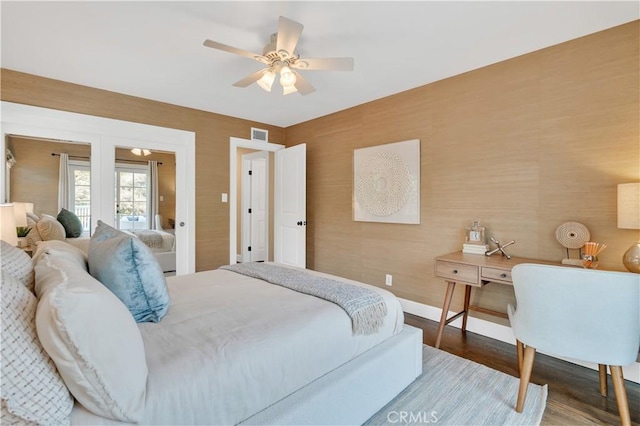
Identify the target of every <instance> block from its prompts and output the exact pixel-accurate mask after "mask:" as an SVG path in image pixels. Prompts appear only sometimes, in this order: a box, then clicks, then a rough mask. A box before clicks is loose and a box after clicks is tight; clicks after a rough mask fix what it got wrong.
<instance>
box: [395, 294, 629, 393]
mask: <svg viewBox="0 0 640 426" xmlns="http://www.w3.org/2000/svg"><path fill="white" fill-rule="evenodd" d="M398 300H399V301H400V305H401V306H402V310H403V311H405V312H407V313H410V314H413V315H417V316H420V317H422V318H426V319H430V320H432V321H436V322H440V315H441V314H442V308H436V307H435V306H430V305H425V304H422V303H418V302H414V301H412V300H407V299H401V298H398ZM456 313H457V312H451V311H449V315H448V317H451V316H453V315H455V314H456ZM448 325H450V326H453V327H456V328H462V318H458V319H457V320H455V321H453V322H451V323H449V324H448ZM467 330H468V331H470V332H472V333H476V334H480V335H482V336H486V337H490V338H492V339H496V340H499V341H501V342H505V343H509V344H511V345H514V346H515V344H516V339H515V337H514V336H513V332H512V331H511V327H507V326H504V325H501V324H496V323H493V322H491V321H486V320H482V319H479V318H474V317H471V316H470V317H469V318H468V320H467ZM514 352H515V349H514ZM542 353H544V352H542ZM545 355H549V356H552V357H554V358H558V359H561V360H563V361H567V362H571V363H573V364H578V365H581V366H583V367H587V368H591V369H592V370H598V364H593V363H590V362H583V361H578V360H574V359H570V358H564V357H559V356H556V355H551V354H547V353H545ZM623 374H624V378H625V379H627V380H629V381H632V382H635V383H640V362H638V361H636V362H635V363H634V364H631V365H629V366H626V367H624V368H623Z"/></svg>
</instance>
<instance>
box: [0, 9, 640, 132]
mask: <svg viewBox="0 0 640 426" xmlns="http://www.w3.org/2000/svg"><path fill="white" fill-rule="evenodd" d="M0 8H1V9H0V13H1V15H2V51H1V65H2V67H3V68H8V69H13V70H17V71H22V72H27V73H31V74H36V75H41V76H45V77H50V78H54V79H59V80H64V81H70V82H74V83H78V84H82V85H86V86H91V87H97V88H101V89H106V90H110V91H114V92H120V93H126V94H129V95H134V96H139V97H143V98H148V99H154V100H158V101H162V102H168V103H171V104H176V105H181V106H186V107H191V108H196V109H201V110H205V111H211V112H216V113H220V114H226V115H230V116H234V117H241V118H246V119H250V120H255V121H259V122H264V123H269V124H273V125H277V126H283V127H286V126H290V125H293V124H296V123H300V122H303V121H307V120H310V119H313V118H316V117H320V116H323V115H326V114H330V113H332V112H336V111H340V110H343V109H346V108H349V107H352V106H355V105H358V104H362V103H364V102H368V101H371V100H374V99H378V98H381V97H384V96H388V95H391V94H393V93H398V92H401V91H404V90H408V89H411V88H413V87H417V86H422V85H424V84H427V83H430V82H433V81H437V80H440V79H443V78H446V77H450V76H452V75H456V74H460V73H463V72H466V71H469V70H472V69H476V68H479V67H482V66H485V65H488V64H492V63H495V62H499V61H502V60H504V59H508V58H512V57H514V56H518V55H522V54H524V53H528V52H531V51H534V50H538V49H541V48H544V47H547V46H551V45H554V44H558V43H561V42H564V41H567V40H570V39H573V38H577V37H580V36H583V35H586V34H590V33H593V32H597V31H600V30H603V29H606V28H610V27H613V26H616V25H620V24H623V23H625V22H629V21H632V20H636V19H639V18H640V3H638V2H637V1H627V2H611V1H603V2H595V1H584V2H583V1H570V2H553V1H552V2H504V1H499V2H480V1H475V2H431V1H423V2H416V1H413V2H392V1H388V2H356V1H348V2H344V1H336V2H298V1H295V2H242V1H235V2H146V1H145V2H87V1H85V2H50V1H47V2H10V1H2V3H1V4H0ZM280 15H283V16H286V17H288V18H290V19H293V20H295V21H298V22H300V23H302V24H303V25H304V26H305V28H304V30H303V33H302V37H301V40H300V42H299V44H298V48H297V51H298V53H299V54H300V56H301V57H302V58H304V57H313V58H321V57H340V56H352V57H354V58H355V71H353V72H339V71H306V72H305V71H303V73H304V75H305V77H306V78H307V80H308V81H309V82H310V83H311V84H312V85H313V86H315V88H316V92H314V93H312V94H310V95H307V96H301V95H300V94H299V93H294V94H291V95H288V96H283V95H282V94H281V90H280V88H279V86H278V85H277V84H275V85H274V90H273V91H272V92H271V93H267V92H265V91H263V90H262V89H260V88H259V87H258V86H257V85H255V84H253V85H251V86H249V87H248V88H245V89H241V88H236V87H232V86H231V85H232V84H233V83H234V82H236V81H237V80H239V79H241V78H243V77H245V76H246V75H248V74H250V73H252V72H255V71H257V70H258V69H260V68H261V64H260V63H258V62H256V61H253V60H251V59H248V58H245V57H242V56H237V55H232V54H229V53H226V52H221V51H217V50H213V49H210V48H206V47H204V46H203V45H202V42H203V41H204V39H207V38H209V39H212V40H215V41H219V42H221V43H224V44H228V45H232V46H234V47H238V48H241V49H244V50H248V51H251V52H256V53H262V48H263V47H264V45H265V44H266V43H267V42H268V40H269V35H270V34H271V33H274V32H276V30H277V23H278V16H280Z"/></svg>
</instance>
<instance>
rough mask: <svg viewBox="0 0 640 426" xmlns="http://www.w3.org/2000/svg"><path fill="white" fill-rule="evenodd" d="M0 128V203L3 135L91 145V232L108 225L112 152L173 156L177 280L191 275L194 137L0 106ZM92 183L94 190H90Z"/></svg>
mask: <svg viewBox="0 0 640 426" xmlns="http://www.w3.org/2000/svg"><path fill="white" fill-rule="evenodd" d="M0 108H1V109H2V123H1V126H0V150H1V151H2V153H3V155H1V156H0V175H1V176H2V179H1V180H2V183H3V184H1V185H0V199H2V200H5V189H6V188H5V185H4V181H5V169H6V167H5V162H6V158H5V155H4V152H5V141H6V137H7V135H11V134H16V135H23V136H32V137H42V138H46V139H61V140H68V141H77V142H82V143H89V144H91V160H90V161H91V175H92V176H100V179H92V182H91V228H92V229H93V228H95V225H96V223H97V220H98V219H101V220H103V221H104V222H105V223H108V224H113V220H114V218H115V203H114V202H113V200H114V192H115V173H114V170H115V150H116V147H119V146H136V147H139V148H147V149H156V150H161V151H169V152H174V153H175V156H176V188H179V190H178V191H177V192H176V223H180V222H185V224H186V226H185V227H184V228H183V229H182V232H180V231H178V230H176V231H177V232H176V245H177V246H178V247H180V249H179V250H178V251H177V252H176V266H177V271H176V274H177V275H182V274H189V273H193V272H195V269H196V267H195V265H196V261H195V259H196V256H195V251H196V250H195V228H196V220H195V219H196V212H195V205H196V202H195V181H196V175H195V167H193V165H194V164H195V163H196V135H195V133H194V132H190V131H186V130H178V129H171V128H167V127H159V126H153V125H149V124H141V123H134V122H130V121H123V120H116V119H112V118H105V117H98V116H92V115H86V114H79V113H75V112H67V111H60V110H54V109H49V108H42V107H34V106H30V105H23V104H16V103H12V102H6V101H2V102H1V103H0ZM94 182H95V185H94Z"/></svg>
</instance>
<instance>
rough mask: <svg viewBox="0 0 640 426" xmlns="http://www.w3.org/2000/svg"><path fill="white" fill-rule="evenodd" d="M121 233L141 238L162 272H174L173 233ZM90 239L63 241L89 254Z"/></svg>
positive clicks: (136, 231)
mask: <svg viewBox="0 0 640 426" xmlns="http://www.w3.org/2000/svg"><path fill="white" fill-rule="evenodd" d="M122 232H126V233H131V234H133V235H135V236H137V237H139V238H141V239H142V240H143V241H145V243H147V245H148V246H149V248H150V249H151V251H152V252H153V253H154V254H155V256H156V259H157V260H158V263H159V264H160V267H161V268H162V271H163V272H165V273H172V272H175V271H176V236H175V235H174V234H173V233H170V232H166V231H163V230H144V231H142V230H134V231H127V230H123V231H122ZM145 235H157V236H158V240H157V243H156V242H153V243H152V242H150V241H152V240H150V239H149V238H146V239H145V237H144V236H145ZM90 240H91V237H89V236H88V235H83V236H81V237H77V238H66V239H65V241H66V242H67V243H69V244H70V245H72V246H74V247H77V248H79V249H80V250H82V251H83V252H85V253H88V252H89V241H90Z"/></svg>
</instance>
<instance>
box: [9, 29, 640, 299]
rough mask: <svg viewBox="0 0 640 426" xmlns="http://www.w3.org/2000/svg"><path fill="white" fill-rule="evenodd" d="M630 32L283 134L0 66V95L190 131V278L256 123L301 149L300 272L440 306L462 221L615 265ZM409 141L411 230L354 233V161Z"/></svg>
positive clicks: (208, 245)
mask: <svg viewBox="0 0 640 426" xmlns="http://www.w3.org/2000/svg"><path fill="white" fill-rule="evenodd" d="M638 30H639V21H636V22H632V23H629V24H625V25H622V26H619V27H616V28H612V29H609V30H606V31H603V32H600V33H596V34H592V35H589V36H586V37H582V38H580V39H576V40H572V41H569V42H567V43H563V44H560V45H557V46H553V47H550V48H547V49H543V50H540V51H537V52H533V53H530V54H528V55H524V56H521V57H517V58H513V59H510V60H507V61H504V62H500V63H497V64H494V65H490V66H487V67H484V68H481V69H478V70H474V71H471V72H468V73H465V74H462V75H459V76H455V77H452V78H448V79H445V80H441V81H438V82H435V83H432V84H429V85H426V86H422V87H419V88H416V89H413V90H410V91H407V92H404V93H400V94H397V95H394V96H390V97H387V98H384V99H380V100H377V101H373V102H370V103H367V104H363V105H360V106H357V107H354V108H351V109H348V110H345V111H341V112H338V113H336V114H332V115H329V116H326V117H322V118H318V119H315V120H312V121H309V122H306V123H301V124H299V125H296V126H292V127H289V128H287V129H282V128H278V127H275V126H268V125H265V124H261V123H255V122H251V121H247V120H242V119H238V118H233V117H228V116H223V115H219V114H214V113H209V112H204V111H199V110H194V109H189V108H184V107H179V106H175V105H169V104H164V103H160V102H156V101H151V100H146V99H141V98H136V97H132V96H127V95H122V94H118V93H113V92H108V91H104V90H99V89H93V88H89V87H83V86H79V85H75V84H71V83H66V82H61V81H56V80H50V79H46V78H42V77H38V76H33V75H28V74H23V73H19V72H15V71H11V70H6V69H3V70H2V92H1V96H2V100H4V101H9V102H17V103H24V104H29V105H35V106H41V107H46V108H54V109H60V110H66V111H73V112H78V113H84V114H91V115H97V116H102V117H109V118H115V119H120V120H127V121H134V122H139V123H145V124H152V125H157V126H164V127H171V128H177V129H182V130H189V131H194V132H195V133H196V164H195V167H196V194H197V195H196V257H197V259H196V268H197V270H206V269H212V268H215V267H217V266H219V265H222V264H224V263H226V262H227V260H228V244H229V237H228V236H229V230H228V224H229V208H228V204H224V203H221V201H220V194H221V193H222V192H228V190H229V148H228V146H229V137H230V136H235V137H243V138H249V131H250V130H249V129H250V127H252V126H253V127H260V128H265V129H267V130H269V134H270V139H271V140H272V141H273V142H279V143H282V142H285V143H286V144H287V145H288V146H291V145H295V144H297V143H300V142H306V143H307V147H308V153H307V161H308V166H307V181H308V182H307V188H308V189H307V197H308V199H307V209H308V211H307V223H308V229H307V231H308V241H307V263H308V266H309V267H312V268H314V269H318V270H321V271H326V272H331V273H335V274H338V275H343V276H346V277H349V278H354V279H359V280H362V281H365V282H368V283H371V284H375V285H379V286H383V287H384V275H385V274H387V273H389V274H393V276H394V279H393V283H394V285H393V287H385V288H388V289H390V290H392V291H393V292H394V293H395V294H396V295H398V296H400V297H403V298H407V299H410V300H414V301H417V302H420V303H426V304H429V305H433V306H439V305H441V303H442V298H443V296H444V285H443V284H442V283H441V282H439V281H438V280H436V279H435V277H434V273H433V258H434V257H435V256H437V255H439V254H443V253H446V252H449V251H454V250H458V249H460V248H461V244H462V241H463V238H464V234H463V230H464V227H465V226H466V225H467V224H469V223H470V222H471V220H472V219H474V218H480V219H481V220H482V222H483V224H484V225H485V226H486V227H487V228H488V232H487V233H488V236H495V237H497V238H498V239H500V240H510V239H514V240H516V244H515V245H514V246H512V247H511V248H510V249H511V252H512V253H513V254H514V255H518V256H527V257H535V258H541V259H549V260H554V259H557V260H559V259H561V258H562V257H563V256H564V255H565V252H564V249H563V248H562V247H561V246H560V245H559V244H558V243H557V242H556V240H555V229H556V228H557V226H559V225H560V224H561V223H564V222H566V221H578V222H582V223H584V224H585V225H586V226H587V227H588V228H589V229H590V230H591V234H592V239H593V240H594V241H597V242H602V243H606V244H607V245H608V246H609V247H608V248H607V249H606V250H605V252H603V254H602V256H601V265H602V267H604V268H607V269H618V270H621V269H622V264H621V261H620V258H621V256H622V253H623V252H624V251H625V250H626V249H627V247H628V246H630V245H631V244H632V243H633V242H634V241H636V240H638V239H640V232H635V231H629V230H619V229H617V228H616V185H617V184H618V183H623V182H634V181H635V182H637V181H640V135H639V130H638V129H639V128H640V122H639V118H638V107H639V104H640V102H639V84H638V80H639V78H638V76H639V74H640V72H639V63H640V57H639V43H638V40H639V37H640V33H639V31H638ZM434 66H437V64H434ZM381 84H384V82H381ZM309 99H310V102H311V101H313V99H312V97H309ZM414 138H418V139H420V140H421V141H422V143H421V172H422V177H421V224H420V225H392V224H374V223H365V222H354V221H353V220H352V212H351V206H352V156H353V150H354V149H356V148H361V147H366V146H373V145H378V144H383V143H389V142H397V141H402V140H407V139H414ZM476 297H478V298H481V299H483V300H482V301H481V302H480V303H485V304H488V307H494V308H497V309H501V308H502V309H504V305H505V304H506V303H507V302H510V301H512V298H513V296H512V291H511V290H510V289H508V288H504V287H501V286H488V287H486V288H485V289H484V290H483V291H481V292H478V293H477V296H476ZM476 302H477V301H476ZM455 304H457V305H458V307H459V306H460V305H461V300H459V299H458V300H456V301H455V303H454V305H455ZM454 307H455V306H454Z"/></svg>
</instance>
